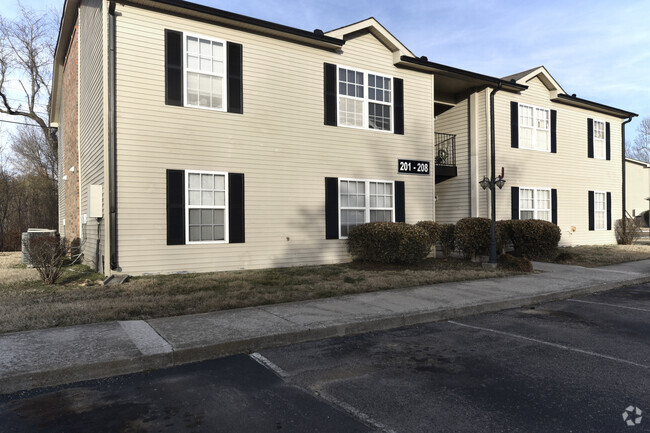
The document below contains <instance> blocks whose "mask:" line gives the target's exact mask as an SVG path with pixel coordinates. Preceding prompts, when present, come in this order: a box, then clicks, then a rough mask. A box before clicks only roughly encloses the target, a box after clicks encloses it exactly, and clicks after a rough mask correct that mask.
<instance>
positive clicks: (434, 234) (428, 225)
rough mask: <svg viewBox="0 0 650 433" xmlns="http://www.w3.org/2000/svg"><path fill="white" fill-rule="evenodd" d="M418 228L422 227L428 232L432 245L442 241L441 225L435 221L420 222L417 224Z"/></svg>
mask: <svg viewBox="0 0 650 433" xmlns="http://www.w3.org/2000/svg"><path fill="white" fill-rule="evenodd" d="M415 225H416V226H417V227H420V228H421V229H424V230H426V232H427V233H428V234H429V240H430V241H431V244H432V245H435V244H436V243H438V242H439V241H440V231H441V228H440V224H438V223H437V222H435V221H418V222H417V223H416V224H415Z"/></svg>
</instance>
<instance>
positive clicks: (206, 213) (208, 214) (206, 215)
mask: <svg viewBox="0 0 650 433" xmlns="http://www.w3.org/2000/svg"><path fill="white" fill-rule="evenodd" d="M201 224H202V225H206V224H210V225H212V210H210V209H202V210H201Z"/></svg>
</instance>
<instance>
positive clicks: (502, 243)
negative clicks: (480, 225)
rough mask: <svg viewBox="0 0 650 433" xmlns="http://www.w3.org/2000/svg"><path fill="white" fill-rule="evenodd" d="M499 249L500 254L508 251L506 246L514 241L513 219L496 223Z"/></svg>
mask: <svg viewBox="0 0 650 433" xmlns="http://www.w3.org/2000/svg"><path fill="white" fill-rule="evenodd" d="M495 231H496V239H497V251H498V252H499V253H500V254H505V253H506V247H507V246H508V245H509V244H511V243H512V220H501V221H497V223H496V225H495Z"/></svg>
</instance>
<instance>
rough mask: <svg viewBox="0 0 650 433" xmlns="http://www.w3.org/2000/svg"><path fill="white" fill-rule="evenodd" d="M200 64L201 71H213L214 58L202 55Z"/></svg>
mask: <svg viewBox="0 0 650 433" xmlns="http://www.w3.org/2000/svg"><path fill="white" fill-rule="evenodd" d="M199 64H200V65H201V68H200V69H201V72H212V60H210V59H209V58H208V59H206V58H205V57H201V60H199Z"/></svg>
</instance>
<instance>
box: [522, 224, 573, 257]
mask: <svg viewBox="0 0 650 433" xmlns="http://www.w3.org/2000/svg"><path fill="white" fill-rule="evenodd" d="M561 235H562V233H561V232H560V228H559V227H558V226H556V225H555V224H553V223H551V222H548V221H542V220H513V221H512V243H513V245H514V247H515V254H516V255H519V256H524V257H527V258H529V259H532V260H535V259H544V258H548V257H552V256H553V255H554V254H555V253H556V251H557V245H558V243H559V242H560V237H561Z"/></svg>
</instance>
